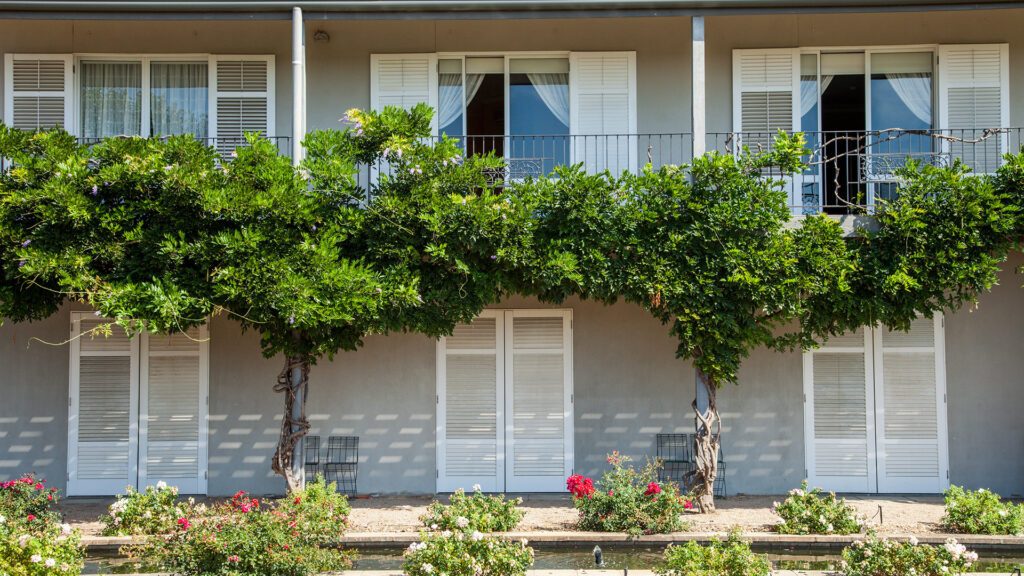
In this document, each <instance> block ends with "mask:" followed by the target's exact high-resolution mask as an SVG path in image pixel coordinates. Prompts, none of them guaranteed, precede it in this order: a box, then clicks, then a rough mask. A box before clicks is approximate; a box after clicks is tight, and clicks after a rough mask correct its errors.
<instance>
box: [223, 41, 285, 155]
mask: <svg viewBox="0 0 1024 576" xmlns="http://www.w3.org/2000/svg"><path fill="white" fill-rule="evenodd" d="M211 64H212V65H211V66H210V73H211V74H212V75H213V78H211V83H212V85H213V86H214V97H213V98H211V99H210V118H211V124H212V125H213V126H214V130H213V134H214V136H215V137H216V142H215V145H216V147H217V151H218V152H220V153H221V154H222V155H225V156H226V155H229V154H230V153H231V152H232V151H233V150H234V149H235V148H237V147H239V146H242V145H244V143H245V135H246V134H248V133H252V132H259V133H260V134H262V135H263V136H273V134H270V126H271V123H272V122H273V118H274V107H273V101H274V99H273V98H272V91H273V89H274V60H273V57H272V56H245V57H242V56H215V57H213V58H212V59H211Z"/></svg>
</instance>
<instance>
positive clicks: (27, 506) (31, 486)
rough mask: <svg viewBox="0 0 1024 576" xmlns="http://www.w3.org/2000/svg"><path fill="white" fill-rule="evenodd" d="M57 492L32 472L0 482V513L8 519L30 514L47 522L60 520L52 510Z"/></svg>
mask: <svg viewBox="0 0 1024 576" xmlns="http://www.w3.org/2000/svg"><path fill="white" fill-rule="evenodd" d="M57 499H58V493H57V489H56V488H47V487H46V480H42V479H38V478H36V477H35V476H34V475H32V474H25V475H24V476H22V477H20V478H17V479H14V480H7V481H5V482H0V514H3V515H4V516H6V517H7V519H8V520H17V519H20V518H27V517H29V516H32V517H33V519H39V520H46V521H47V522H58V523H59V522H60V514H58V513H57V512H56V511H54V509H53V507H54V505H55V504H56V503H57Z"/></svg>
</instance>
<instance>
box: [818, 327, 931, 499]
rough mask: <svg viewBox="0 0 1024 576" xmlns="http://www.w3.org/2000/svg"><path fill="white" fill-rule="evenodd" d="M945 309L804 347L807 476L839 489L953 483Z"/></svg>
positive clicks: (895, 489)
mask: <svg viewBox="0 0 1024 576" xmlns="http://www.w3.org/2000/svg"><path fill="white" fill-rule="evenodd" d="M944 361H945V352H944V345H943V332H942V320H941V317H939V318H936V319H935V320H929V319H926V318H920V319H918V320H916V321H914V322H913V324H912V326H911V329H910V331H909V332H893V331H890V330H888V329H885V328H863V329H860V330H858V331H857V332H856V333H854V334H850V335H844V336H839V337H834V338H832V339H831V340H829V341H828V342H827V344H826V346H824V347H822V348H820V349H818V350H814V351H811V352H807V353H805V354H804V393H805V397H806V403H805V409H804V426H805V430H806V435H807V442H806V451H807V475H808V481H809V482H810V483H811V484H813V485H815V486H821V487H823V488H826V489H828V490H835V491H840V492H881V493H937V492H942V491H943V490H945V488H946V487H947V486H948V479H947V473H948V469H949V456H948V445H947V428H946V405H945V370H944Z"/></svg>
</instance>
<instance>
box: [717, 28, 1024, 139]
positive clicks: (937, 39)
mask: <svg viewBox="0 0 1024 576" xmlns="http://www.w3.org/2000/svg"><path fill="white" fill-rule="evenodd" d="M705 27H706V30H705V32H706V38H707V44H706V58H707V60H706V64H707V70H708V72H707V113H708V131H709V132H728V131H730V130H732V128H733V126H732V73H731V70H732V51H733V50H734V49H738V48H798V47H799V48H804V47H806V48H818V47H850V48H851V51H853V50H856V49H858V48H863V47H870V46H886V45H890V46H891V45H914V44H920V45H937V44H971V43H979V44H993V43H1003V42H1008V43H1009V44H1010V98H1011V106H1010V120H1011V124H1012V125H1013V126H1020V125H1022V124H1024V64H1022V63H1024V41H1022V40H1024V37H1022V36H1021V29H1022V27H1024V10H1019V9H1010V10H964V11H952V12H942V11H940V12H892V13H886V14H845V13H844V14H779V15H774V16H714V17H708V18H707V19H706V21H705Z"/></svg>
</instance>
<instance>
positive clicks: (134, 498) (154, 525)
mask: <svg viewBox="0 0 1024 576" xmlns="http://www.w3.org/2000/svg"><path fill="white" fill-rule="evenodd" d="M194 507H195V501H194V500H192V499H191V498H190V499H189V500H188V501H186V502H180V501H178V489H177V488H176V487H174V486H168V485H167V484H166V483H164V482H158V483H157V485H156V486H146V488H145V489H144V490H143V491H141V492H138V491H136V490H135V489H134V488H132V487H131V486H129V487H128V488H127V489H126V490H125V493H124V494H120V495H118V497H117V500H115V501H114V503H113V504H111V505H110V508H109V509H108V512H107V513H106V514H104V515H103V516H100V522H101V523H102V524H103V530H102V534H103V535H104V536H138V535H151V534H168V533H170V532H172V531H173V530H174V527H175V523H176V522H177V520H178V518H182V517H186V516H191V515H192V508H194Z"/></svg>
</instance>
